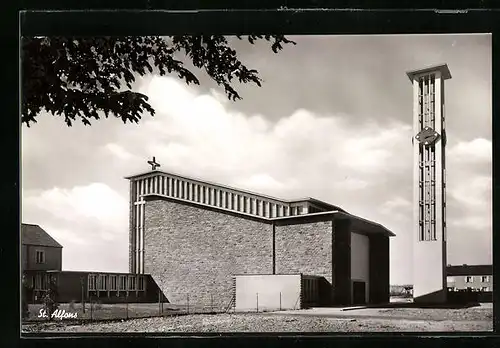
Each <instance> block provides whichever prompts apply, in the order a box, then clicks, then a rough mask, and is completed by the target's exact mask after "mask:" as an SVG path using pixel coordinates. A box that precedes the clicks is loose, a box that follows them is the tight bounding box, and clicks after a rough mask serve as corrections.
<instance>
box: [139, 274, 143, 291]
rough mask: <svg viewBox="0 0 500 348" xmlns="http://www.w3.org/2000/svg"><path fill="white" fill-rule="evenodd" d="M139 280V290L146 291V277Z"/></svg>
mask: <svg viewBox="0 0 500 348" xmlns="http://www.w3.org/2000/svg"><path fill="white" fill-rule="evenodd" d="M138 280H139V284H138V285H139V287H138V288H139V290H140V291H143V290H144V277H143V276H139V279H138Z"/></svg>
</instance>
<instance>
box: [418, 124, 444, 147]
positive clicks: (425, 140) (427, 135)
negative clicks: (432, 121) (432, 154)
mask: <svg viewBox="0 0 500 348" xmlns="http://www.w3.org/2000/svg"><path fill="white" fill-rule="evenodd" d="M415 139H417V140H418V141H419V142H420V144H421V145H432V144H434V143H435V142H436V141H437V140H438V139H439V134H438V132H436V131H435V130H434V129H432V128H431V127H425V128H424V129H422V130H421V131H420V132H419V133H418V134H417V135H416V136H415Z"/></svg>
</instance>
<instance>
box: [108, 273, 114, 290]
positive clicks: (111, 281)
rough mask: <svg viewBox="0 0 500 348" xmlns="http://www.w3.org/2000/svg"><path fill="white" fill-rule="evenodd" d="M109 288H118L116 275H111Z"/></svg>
mask: <svg viewBox="0 0 500 348" xmlns="http://www.w3.org/2000/svg"><path fill="white" fill-rule="evenodd" d="M109 290H116V276H115V275H110V276H109Z"/></svg>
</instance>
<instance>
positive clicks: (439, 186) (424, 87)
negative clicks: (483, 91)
mask: <svg viewBox="0 0 500 348" xmlns="http://www.w3.org/2000/svg"><path fill="white" fill-rule="evenodd" d="M407 75H408V77H409V78H410V81H411V83H412V86H413V139H412V142H413V299H414V302H420V303H443V302H446V293H447V284H446V165H445V164H446V161H445V148H446V127H445V117H444V116H445V115H444V112H445V108H444V82H445V80H448V79H450V78H451V74H450V70H449V69H448V66H447V65H446V64H441V65H436V66H432V67H428V68H425V69H419V70H415V71H410V72H408V73H407Z"/></svg>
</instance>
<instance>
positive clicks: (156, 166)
mask: <svg viewBox="0 0 500 348" xmlns="http://www.w3.org/2000/svg"><path fill="white" fill-rule="evenodd" d="M148 163H149V165H151V170H156V168H158V167H159V166H160V164H159V163H157V162H156V158H155V157H154V156H153V160H151V161H148Z"/></svg>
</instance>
